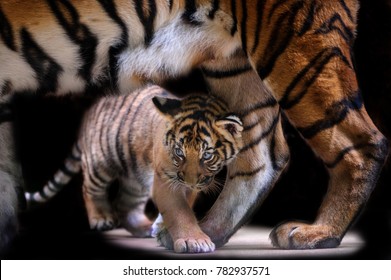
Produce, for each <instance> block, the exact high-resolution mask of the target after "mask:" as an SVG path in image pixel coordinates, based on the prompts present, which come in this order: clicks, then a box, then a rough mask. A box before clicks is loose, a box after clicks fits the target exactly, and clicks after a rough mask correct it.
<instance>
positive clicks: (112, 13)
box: [98, 0, 129, 89]
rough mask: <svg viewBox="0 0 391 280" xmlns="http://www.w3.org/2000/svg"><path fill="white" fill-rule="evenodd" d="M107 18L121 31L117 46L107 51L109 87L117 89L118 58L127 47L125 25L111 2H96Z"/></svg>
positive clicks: (108, 0)
mask: <svg viewBox="0 0 391 280" xmlns="http://www.w3.org/2000/svg"><path fill="white" fill-rule="evenodd" d="M98 2H99V3H100V4H101V6H102V7H103V9H104V10H105V12H106V13H107V14H108V16H109V17H110V18H111V19H112V20H113V21H114V22H115V23H116V24H117V25H118V26H119V28H120V29H121V36H120V37H121V40H119V41H120V42H119V43H118V44H117V45H114V46H111V47H110V50H109V66H110V82H111V87H112V88H114V89H117V88H118V58H119V54H120V53H122V52H123V51H124V50H125V49H126V48H127V47H128V41H129V33H128V29H127V27H126V24H125V23H124V22H123V20H122V19H121V18H120V16H119V15H118V12H117V7H116V6H115V3H114V2H113V0H98Z"/></svg>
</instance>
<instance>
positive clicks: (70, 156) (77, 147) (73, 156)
mask: <svg viewBox="0 0 391 280" xmlns="http://www.w3.org/2000/svg"><path fill="white" fill-rule="evenodd" d="M75 149H76V150H77V152H78V153H79V154H78V155H75V154H74V153H73V151H71V153H70V154H69V156H68V158H69V159H71V160H74V161H81V151H80V148H79V146H77V145H75Z"/></svg>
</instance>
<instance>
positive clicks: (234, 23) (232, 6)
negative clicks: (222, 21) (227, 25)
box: [231, 0, 238, 36]
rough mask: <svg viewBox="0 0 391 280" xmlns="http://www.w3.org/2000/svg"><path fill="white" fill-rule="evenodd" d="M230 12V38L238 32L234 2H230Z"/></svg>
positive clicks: (234, 0)
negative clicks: (231, 20) (231, 21)
mask: <svg viewBox="0 0 391 280" xmlns="http://www.w3.org/2000/svg"><path fill="white" fill-rule="evenodd" d="M231 11H232V19H233V23H232V27H231V36H234V35H235V33H236V32H237V31H238V18H237V16H236V0H231Z"/></svg>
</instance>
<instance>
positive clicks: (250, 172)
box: [229, 165, 266, 180]
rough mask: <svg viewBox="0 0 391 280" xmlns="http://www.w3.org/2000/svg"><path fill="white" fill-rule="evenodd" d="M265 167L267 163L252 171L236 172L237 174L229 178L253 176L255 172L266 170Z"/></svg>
mask: <svg viewBox="0 0 391 280" xmlns="http://www.w3.org/2000/svg"><path fill="white" fill-rule="evenodd" d="M265 168H266V166H265V165H261V166H260V167H258V168H256V169H253V170H250V171H243V172H236V173H235V174H233V175H231V176H229V179H230V180H232V179H235V178H236V177H252V176H254V175H255V174H257V173H259V172H261V171H263V170H265Z"/></svg>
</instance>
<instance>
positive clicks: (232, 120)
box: [153, 95, 243, 191]
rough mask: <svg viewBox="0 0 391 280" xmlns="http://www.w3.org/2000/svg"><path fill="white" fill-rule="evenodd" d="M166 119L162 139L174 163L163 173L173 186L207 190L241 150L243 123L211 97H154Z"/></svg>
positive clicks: (156, 104) (222, 104)
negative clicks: (181, 98) (180, 98)
mask: <svg viewBox="0 0 391 280" xmlns="http://www.w3.org/2000/svg"><path fill="white" fill-rule="evenodd" d="M153 102H154V104H155V106H156V107H157V108H158V110H159V111H160V112H161V113H162V114H163V116H164V117H165V119H166V130H165V135H164V139H163V144H164V145H165V150H166V152H167V153H168V154H169V158H170V159H171V164H169V165H167V166H166V169H165V170H164V173H165V176H166V178H167V179H168V180H169V181H170V182H171V185H172V186H173V187H180V186H186V187H189V188H191V189H192V190H195V191H206V190H208V187H210V186H212V185H214V177H215V175H216V174H217V173H218V172H219V171H221V169H222V168H223V166H224V165H226V164H227V163H228V162H229V161H230V160H232V159H233V158H234V157H235V156H236V155H237V154H238V153H239V151H240V149H241V148H242V145H243V144H242V130H243V126H242V122H241V120H240V118H239V117H238V116H236V115H234V114H230V113H228V110H227V109H226V107H225V105H224V103H222V102H221V101H219V100H217V99H215V98H213V97H211V96H206V95H205V96H198V95H197V96H191V97H188V98H186V99H183V100H176V99H166V98H162V97H154V98H153Z"/></svg>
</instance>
